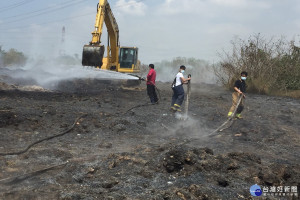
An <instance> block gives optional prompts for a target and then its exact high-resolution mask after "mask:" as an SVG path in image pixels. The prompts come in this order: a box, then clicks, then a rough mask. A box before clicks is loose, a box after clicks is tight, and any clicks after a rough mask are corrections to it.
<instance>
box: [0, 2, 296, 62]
mask: <svg viewBox="0 0 300 200" xmlns="http://www.w3.org/2000/svg"><path fill="white" fill-rule="evenodd" d="M98 2H99V1H98V0H72V1H71V0H51V1H50V0H43V1H41V0H10V1H4V0H2V1H1V2H0V45H2V48H4V49H5V50H8V49H9V48H15V49H17V50H20V51H23V52H24V53H25V54H27V55H29V56H40V55H43V56H56V55H58V52H59V50H60V49H63V50H64V51H65V52H66V53H67V54H70V55H73V54H79V56H81V53H82V47H83V45H84V44H87V43H88V42H89V41H90V40H91V34H90V33H91V32H92V31H93V29H94V23H95V14H96V5H97V3H98ZM109 3H110V4H111V7H112V10H113V13H114V15H115V17H116V19H117V22H118V25H119V29H120V42H121V45H122V46H137V47H139V55H140V60H141V61H142V62H143V63H146V64H147V63H150V62H158V61H161V60H171V59H173V58H175V57H177V56H184V57H194V58H198V59H203V60H207V61H210V62H214V61H217V60H218V56H217V52H221V51H222V50H223V49H225V50H229V49H230V41H231V40H232V39H234V37H240V38H242V39H247V38H249V36H250V35H253V34H256V33H261V35H262V36H263V37H265V38H271V37H280V36H286V38H287V39H288V40H292V39H295V40H296V41H298V43H299V35H300V15H299V12H300V1H299V0H284V1H283V0H111V1H109ZM63 26H65V28H66V33H65V43H64V44H62V43H61V38H62V36H61V35H62V27H63ZM106 37H107V36H106V34H104V35H103V37H102V38H103V39H102V41H103V44H104V45H106ZM296 44H297V43H296Z"/></svg>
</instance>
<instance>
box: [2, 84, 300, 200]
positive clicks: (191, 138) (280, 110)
mask: <svg viewBox="0 0 300 200" xmlns="http://www.w3.org/2000/svg"><path fill="white" fill-rule="evenodd" d="M86 84H87V85H85V87H87V88H85V89H82V90H69V89H68V91H69V92H61V91H47V90H40V91H39V90H34V91H22V90H18V89H16V88H12V89H9V90H1V91H0V153H1V154H2V153H9V152H17V151H21V150H24V149H26V147H27V146H28V145H30V144H32V143H34V142H35V141H38V140H40V139H43V138H47V137H50V136H53V135H56V134H60V133H65V134H64V135H62V136H60V137H55V138H52V139H50V140H46V141H43V142H41V143H38V144H36V145H34V146H32V147H31V148H30V149H29V150H28V151H26V152H24V153H21V154H18V155H1V156H0V199H5V200H10V199H26V200H27V199H62V200H69V199H85V200H92V199H116V200H117V199H175V200H176V199H178V200H180V199H255V198H254V197H251V195H250V193H249V188H250V186H251V185H253V184H255V183H257V184H259V185H265V186H298V190H299V180H300V162H299V161H300V157H299V155H300V147H299V144H300V143H299V142H300V135H299V130H300V127H299V124H300V123H299V122H300V109H299V108H300V101H299V99H291V98H284V97H272V96H261V95H253V94H249V95H247V99H246V107H245V110H244V119H241V120H235V121H234V123H233V125H232V126H231V127H230V128H228V129H226V130H224V131H223V132H221V133H220V134H218V135H215V136H213V137H209V136H208V135H209V133H211V132H212V131H213V130H215V129H216V128H217V127H218V126H220V125H221V124H222V123H223V122H224V121H225V120H226V114H227V112H228V109H229V107H230V105H231V92H228V91H225V90H223V89H222V88H219V87H217V86H214V85H205V84H197V85H196V84H194V85H192V94H191V100H190V109H189V119H188V120H186V121H184V120H179V119H176V117H175V116H174V114H173V113H172V112H170V111H169V104H170V98H171V95H172V94H171V92H172V91H171V88H170V84H169V83H159V84H158V87H159V88H160V93H161V97H162V99H161V101H160V103H159V104H158V105H146V103H148V101H149V100H148V97H147V96H146V91H145V87H144V85H141V86H140V87H136V88H121V87H119V86H117V85H110V84H106V85H105V86H103V87H101V86H100V87H98V88H97V89H96V90H95V89H94V90H89V89H88V88H89V87H92V85H89V83H86ZM68 87H69V88H70V87H71V86H70V85H68ZM77 87H79V86H78V85H77ZM62 88H64V87H62ZM79 88H80V87H79ZM70 91H72V92H70ZM90 91H92V92H90ZM80 116H81V118H80V119H79V120H78V121H76V119H78V117H80ZM74 122H76V123H75V125H74V126H72V125H73V123H74ZM66 130H69V132H66ZM268 199H277V198H276V197H269V198H268ZM284 199H297V198H296V197H294V198H291V197H285V198H284Z"/></svg>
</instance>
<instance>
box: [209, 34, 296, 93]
mask: <svg viewBox="0 0 300 200" xmlns="http://www.w3.org/2000/svg"><path fill="white" fill-rule="evenodd" d="M231 44H232V47H233V48H232V50H231V51H230V52H225V51H224V52H223V53H222V54H219V56H220V57H221V62H220V63H219V64H217V65H215V66H214V72H215V74H216V76H217V77H218V81H219V82H221V83H222V84H223V85H224V86H226V87H227V88H231V87H232V84H233V82H234V80H236V79H237V78H239V77H240V72H241V71H247V72H248V79H247V80H248V81H247V84H248V91H250V92H254V93H260V94H271V93H273V92H275V91H276V92H277V91H278V90H282V91H287V90H289V89H293V90H298V89H300V81H299V80H300V48H299V47H297V46H295V42H294V41H291V42H287V41H286V40H285V39H284V38H283V37H282V38H279V39H278V40H274V38H271V39H270V40H266V39H264V38H263V37H262V36H261V35H260V34H257V35H254V36H251V37H250V38H249V39H248V40H247V41H244V40H241V39H239V38H236V39H235V40H234V41H232V42H231Z"/></svg>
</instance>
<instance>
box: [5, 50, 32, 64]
mask: <svg viewBox="0 0 300 200" xmlns="http://www.w3.org/2000/svg"><path fill="white" fill-rule="evenodd" d="M0 54H1V55H0V66H1V67H7V66H11V65H19V66H24V65H25V64H26V60H27V58H26V56H25V55H24V54H23V53H22V52H18V51H17V50H15V49H10V50H9V51H8V52H5V51H4V50H2V48H1V47H0Z"/></svg>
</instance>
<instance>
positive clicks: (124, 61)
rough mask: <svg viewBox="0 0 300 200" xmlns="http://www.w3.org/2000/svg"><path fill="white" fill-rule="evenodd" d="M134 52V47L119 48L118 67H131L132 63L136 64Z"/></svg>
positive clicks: (135, 52)
mask: <svg viewBox="0 0 300 200" xmlns="http://www.w3.org/2000/svg"><path fill="white" fill-rule="evenodd" d="M136 54H137V51H136V49H134V48H120V58H119V62H120V68H132V64H136V58H137V55H136Z"/></svg>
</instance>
